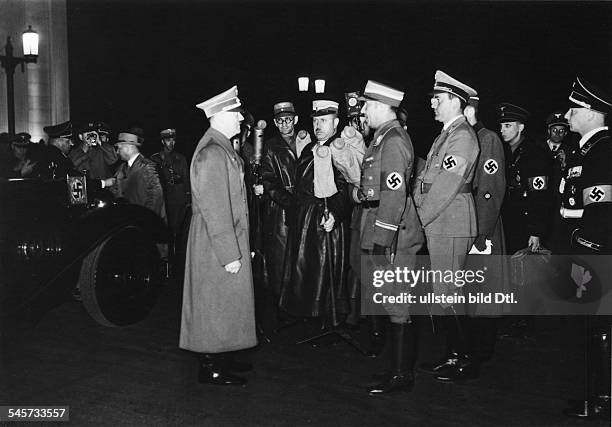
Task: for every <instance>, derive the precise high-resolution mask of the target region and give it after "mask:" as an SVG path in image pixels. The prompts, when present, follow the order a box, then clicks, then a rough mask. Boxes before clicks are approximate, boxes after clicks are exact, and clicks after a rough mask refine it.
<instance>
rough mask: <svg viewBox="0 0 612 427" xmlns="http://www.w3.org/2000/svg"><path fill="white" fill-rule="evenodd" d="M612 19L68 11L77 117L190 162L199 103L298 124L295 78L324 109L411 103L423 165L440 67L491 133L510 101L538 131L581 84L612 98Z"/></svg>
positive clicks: (288, 9) (173, 9)
mask: <svg viewBox="0 0 612 427" xmlns="http://www.w3.org/2000/svg"><path fill="white" fill-rule="evenodd" d="M610 22H612V4H610V3H590V2H560V3H557V2H537V3H536V2H512V3H505V2H497V1H493V2H467V3H460V2H451V3H446V2H439V1H434V2H392V3H389V2H387V3H383V2H373V1H367V2H346V1H339V0H336V1H326V2H312V1H297V0H294V1H285V2H282V3H281V2H277V3H272V2H265V3H263V2H248V3H240V2H235V1H232V2H226V3H219V2H207V1H201V2H196V1H181V2H175V1H172V2H171V1H170V0H167V1H154V2H151V1H121V2H118V1H115V2H94V1H84V0H69V1H68V24H69V28H68V36H69V52H70V93H71V115H72V120H73V121H82V120H88V119H90V118H101V119H103V120H105V121H108V122H109V123H110V124H111V126H112V127H113V129H114V130H115V131H119V130H121V129H122V128H125V127H128V126H131V125H135V124H138V125H140V126H142V127H143V128H144V129H145V132H146V137H147V142H148V143H145V153H147V154H150V153H152V152H153V151H157V150H158V148H159V145H158V142H157V141H158V138H157V136H158V132H159V130H160V129H163V128H167V127H176V128H177V130H178V133H179V145H178V146H177V148H178V149H179V151H183V152H185V153H186V154H191V152H192V151H193V149H194V148H195V144H196V143H197V140H198V139H199V137H200V136H201V134H202V133H203V132H204V130H205V129H206V127H207V126H208V124H207V121H206V119H205V117H204V114H203V113H202V112H201V111H200V110H198V109H196V108H195V107H194V106H195V104H196V103H198V102H201V101H203V100H205V99H207V98H209V97H211V96H213V95H216V94H217V93H219V92H221V91H222V90H226V89H228V88H229V87H231V86H232V85H234V84H237V85H238V88H239V94H240V97H241V99H242V101H243V104H244V105H245V106H246V107H247V108H248V109H249V110H250V111H251V112H252V113H253V114H254V116H255V118H256V120H257V119H260V118H263V119H266V120H267V121H268V122H270V119H271V112H272V105H273V104H274V103H275V102H278V101H280V100H287V99H289V100H294V101H296V102H297V103H298V105H299V106H300V108H301V111H300V113H301V120H302V122H301V124H302V126H305V125H307V123H308V121H309V120H310V119H309V117H308V116H307V113H308V111H306V110H305V108H306V106H307V105H308V103H309V101H310V100H311V99H312V97H313V96H314V94H313V93H312V89H311V92H310V94H308V95H306V97H303V98H299V96H298V92H297V77H298V75H301V74H305V73H306V74H308V75H310V77H311V84H312V81H313V79H314V78H316V77H319V76H321V77H325V78H326V81H327V85H326V94H325V98H330V99H334V100H337V101H340V102H341V105H343V104H344V95H343V94H344V92H346V91H351V90H362V89H363V87H364V84H365V82H366V80H367V79H373V80H377V81H380V82H383V83H387V84H389V85H391V86H394V87H396V88H398V89H403V90H404V91H405V92H406V97H405V105H406V108H407V110H408V112H409V113H410V121H409V126H410V129H409V131H410V133H411V135H412V137H413V141H414V142H415V146H416V148H417V152H418V153H419V154H421V155H423V154H425V153H426V152H427V150H428V148H429V145H430V144H431V141H432V140H433V138H434V136H435V135H436V134H437V133H438V132H439V127H440V125H439V124H436V122H434V121H433V117H432V114H431V109H430V107H429V96H428V92H429V90H430V89H431V87H432V84H433V75H434V72H435V70H436V69H442V70H444V71H446V72H447V73H449V74H451V75H453V76H455V77H457V78H458V79H460V80H462V81H464V82H465V83H467V84H469V85H471V86H473V87H474V88H476V89H477V90H478V91H479V93H480V96H481V100H482V101H481V116H482V118H483V119H484V121H485V124H487V125H488V127H490V128H493V129H497V125H496V123H495V115H494V109H493V108H494V106H495V104H497V103H499V102H503V101H509V102H513V103H517V104H519V105H522V106H525V107H526V108H527V109H529V110H530V111H531V112H532V118H531V123H530V128H529V127H528V130H530V133H531V134H532V135H536V134H540V133H542V132H543V130H544V124H543V123H544V120H545V117H546V115H547V114H548V113H550V112H551V111H552V110H553V109H556V108H566V107H567V101H566V100H567V95H568V93H569V89H570V87H571V83H572V81H573V79H574V77H575V76H576V75H577V74H580V75H583V76H584V77H585V78H586V79H587V80H591V81H592V82H594V83H598V84H600V85H602V86H604V87H606V88H607V89H610V85H611V82H612V79H611V78H610V75H611V71H612V66H611V63H610V57H611V55H612V43H611V41H612V37H611V35H612V34H611V30H610ZM298 127H299V125H298Z"/></svg>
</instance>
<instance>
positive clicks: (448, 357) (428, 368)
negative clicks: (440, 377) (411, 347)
mask: <svg viewBox="0 0 612 427" xmlns="http://www.w3.org/2000/svg"><path fill="white" fill-rule="evenodd" d="M434 319H435V324H436V325H437V326H438V327H439V328H440V329H444V330H445V331H446V351H445V352H444V356H443V357H442V358H441V359H439V360H436V361H433V362H423V363H421V364H420V365H419V371H420V372H423V373H425V374H430V375H437V374H439V373H441V372H443V371H445V370H447V369H449V367H452V366H454V365H455V364H456V363H457V359H458V358H459V353H458V351H457V333H456V332H455V329H456V326H455V324H454V322H449V319H450V317H449V316H444V317H435V318H434Z"/></svg>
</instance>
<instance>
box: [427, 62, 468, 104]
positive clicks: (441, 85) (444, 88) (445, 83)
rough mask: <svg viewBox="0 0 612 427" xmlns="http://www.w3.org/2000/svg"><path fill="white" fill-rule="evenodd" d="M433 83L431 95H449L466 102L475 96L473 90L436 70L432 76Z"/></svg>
mask: <svg viewBox="0 0 612 427" xmlns="http://www.w3.org/2000/svg"><path fill="white" fill-rule="evenodd" d="M434 79H435V82H434V87H433V91H432V92H431V94H432V95H433V94H436V93H450V94H453V95H455V96H457V97H459V98H461V99H462V100H463V102H466V103H467V102H468V100H469V99H470V97H471V96H476V95H477V93H476V91H475V90H474V89H472V88H471V87H469V86H468V85H466V84H465V83H462V82H460V81H459V80H457V79H455V78H453V77H451V76H449V75H448V74H446V73H445V72H444V71H440V70H437V71H436V74H435V76H434Z"/></svg>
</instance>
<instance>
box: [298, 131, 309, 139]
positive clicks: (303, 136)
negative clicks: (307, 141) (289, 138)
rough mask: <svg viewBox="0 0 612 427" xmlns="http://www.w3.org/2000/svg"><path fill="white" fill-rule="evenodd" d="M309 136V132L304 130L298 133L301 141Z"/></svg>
mask: <svg viewBox="0 0 612 427" xmlns="http://www.w3.org/2000/svg"><path fill="white" fill-rule="evenodd" d="M307 136H308V132H306V131H305V130H304V129H302V130H301V131H299V132H298V138H300V139H304V138H306V137H307Z"/></svg>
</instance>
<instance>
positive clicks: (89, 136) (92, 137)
mask: <svg viewBox="0 0 612 427" xmlns="http://www.w3.org/2000/svg"><path fill="white" fill-rule="evenodd" d="M85 141H87V142H88V143H89V145H98V143H99V141H100V137H99V135H98V132H95V131H93V132H87V133H86V134H85Z"/></svg>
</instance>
